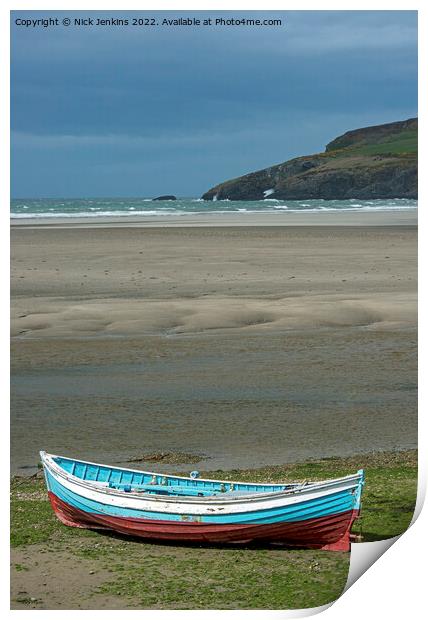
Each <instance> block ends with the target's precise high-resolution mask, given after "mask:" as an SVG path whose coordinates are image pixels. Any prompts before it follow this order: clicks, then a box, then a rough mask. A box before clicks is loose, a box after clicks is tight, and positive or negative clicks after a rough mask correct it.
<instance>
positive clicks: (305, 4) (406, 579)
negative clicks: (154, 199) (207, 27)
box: [0, 0, 428, 620]
mask: <svg viewBox="0 0 428 620" xmlns="http://www.w3.org/2000/svg"><path fill="white" fill-rule="evenodd" d="M70 5H71V3H61V2H58V0H57V1H56V2H53V1H52V0H45V2H43V3H36V2H31V1H28V0H27V1H16V2H7V1H6V2H4V3H3V4H2V7H1V9H0V10H1V17H2V20H1V28H2V31H1V34H2V37H1V45H2V52H3V53H2V58H3V59H4V62H3V68H5V69H6V71H3V75H4V78H3V80H4V82H3V85H2V86H3V88H2V93H3V96H2V104H3V114H2V115H1V130H2V131H1V135H2V136H8V135H9V75H8V72H9V69H8V64H9V63H8V62H7V60H6V59H8V58H9V10H66V9H67V10H81V9H84V10H117V9H118V3H117V2H116V3H115V2H111V1H109V0H105V1H104V2H100V1H99V0H93V1H92V2H90V3H88V2H87V1H86V2H82V1H80V0H75V2H73V7H72V9H71V6H70ZM261 5H262V3H261V2H257V1H254V0H248V1H246V2H243V1H242V0H235V1H234V2H231V1H230V0H229V1H227V2H226V1H225V0H217V1H216V2H212V1H209V0H202V1H201V0H200V1H199V2H195V1H192V2H189V1H187V2H186V1H182V2H178V1H172V0H169V1H167V0H157V1H156V2H154V0H153V1H152V2H145V1H139V2H136V1H135V0H128V2H126V3H125V4H124V5H123V6H121V7H120V8H121V9H122V10H148V9H156V10H162V9H164V10H167V9H173V10H177V11H178V10H201V9H205V10H210V9H211V10H232V9H233V10H235V9H236V10H257V9H258V10H260V9H264V10H284V11H287V10H419V31H420V34H419V63H420V67H419V76H420V78H419V79H420V93H419V110H420V111H421V113H422V116H420V117H419V119H420V120H419V132H420V133H419V135H420V148H419V153H420V159H421V164H420V168H419V169H420V170H421V172H422V174H421V175H420V177H421V178H420V193H419V204H420V220H419V221H420V229H421V231H422V233H421V234H424V232H425V230H426V226H425V225H426V219H427V216H426V213H425V212H424V210H425V211H426V208H428V206H426V204H425V203H426V198H427V183H426V175H424V174H423V171H424V169H425V165H424V164H426V162H427V141H426V122H425V115H426V112H425V110H428V100H427V99H428V97H427V88H426V76H428V53H427V47H428V45H427V35H428V28H427V25H428V23H427V13H428V10H427V8H426V2H425V3H424V2H422V1H414V0H412V1H410V0H408V1H407V2H403V1H397V0H394V1H389V2H386V1H385V0H377V1H375V2H374V1H367V0H360V1H359V2H355V0H354V1H349V2H346V6H345V3H344V2H343V1H342V2H340V1H338V0H336V1H332V0H329V1H326V2H324V3H321V2H319V1H314V0H312V1H305V0H300V2H296V1H295V2H290V1H287V0H284V1H283V2H279V1H278V0H275V1H271V2H269V3H267V5H262V6H261ZM41 6H42V7H43V9H41V8H40V7H41ZM423 78H425V79H423ZM424 112H425V114H424ZM2 145H3V146H2V148H3V150H4V156H3V158H2V160H1V161H2V171H3V182H2V184H1V190H0V191H1V192H2V197H3V200H2V212H1V217H2V226H1V235H2V237H1V251H2V256H1V258H2V260H1V265H2V266H3V269H2V272H1V276H2V284H3V287H4V288H3V290H8V287H9V275H8V269H6V268H5V267H6V265H8V260H9V233H8V230H9V215H8V205H9V184H8V183H9V167H8V166H9V140H8V138H7V139H6V140H4V141H2ZM421 238H422V240H423V241H425V238H424V237H421ZM420 245H421V248H420V254H419V264H420V265H421V273H424V267H425V264H426V252H425V247H424V245H425V244H424V243H421V244H420ZM426 294H427V292H426V285H425V282H422V283H421V286H420V297H419V299H420V304H421V307H423V308H425V307H426V304H425V303H424V302H425V301H426ZM1 311H2V316H1V319H2V320H1V324H2V326H3V332H2V344H3V347H2V351H3V356H2V362H3V364H2V368H3V378H4V381H3V385H2V387H3V394H4V396H5V400H6V402H8V395H9V393H8V380H7V368H8V353H7V352H8V350H9V340H8V338H9V336H8V333H7V332H6V329H7V326H8V324H9V312H8V307H7V306H6V305H5V303H4V304H2V306H1ZM420 327H421V338H420V342H421V344H422V345H424V344H425V343H426V342H427V339H426V328H425V322H423V323H422V324H421V326H420ZM425 368H426V352H425V350H424V347H423V346H421V347H420V379H422V373H423V370H424V369H425ZM425 402H426V389H425V386H424V382H423V381H422V380H421V381H420V409H421V411H422V405H423V404H424V403H425ZM422 413H423V415H421V416H420V419H419V435H420V438H419V454H420V461H419V463H420V466H419V492H420V495H419V498H418V504H419V506H421V504H422V499H421V497H424V496H425V489H426V471H427V456H426V455H427V454H428V450H427V421H426V417H427V416H426V414H425V412H424V411H422ZM7 425H8V422H6V416H5V414H3V418H2V426H3V429H2V430H3V431H4V432H3V433H2V434H1V435H2V442H3V446H2V447H3V451H2V453H3V454H4V455H5V454H8V452H9V446H8V433H7V432H6V431H7ZM7 467H8V466H6V471H8V469H7ZM5 487H6V485H5ZM5 494H6V491H5ZM6 501H8V498H7V500H6V498H5V502H4V505H6ZM427 512H428V511H427V509H426V508H425V509H424V510H423V511H422V513H421V514H420V516H419V518H418V519H417V520H416V522H415V523H414V525H413V526H412V527H411V528H410V529H409V530H408V531H407V532H406V533H405V534H404V535H403V536H402V537H401V538H400V539H399V540H398V541H397V542H396V543H395V544H394V545H393V546H392V547H391V548H390V549H389V551H388V552H387V553H386V554H385V555H384V556H383V557H381V558H380V559H379V560H378V561H377V562H376V563H375V564H374V565H373V566H372V567H371V568H370V569H369V570H368V571H367V572H366V573H365V574H364V575H363V576H362V577H361V578H360V579H359V580H358V581H357V582H356V584H355V585H353V586H352V587H351V588H350V589H349V590H348V591H347V592H346V593H345V594H344V595H343V596H342V597H340V598H339V600H338V601H337V602H336V603H334V604H333V605H332V606H331V607H329V608H328V609H327V610H326V611H324V615H323V617H324V618H326V619H329V620H335V619H337V620H343V617H344V615H345V614H346V617H347V620H353V619H355V620H357V619H358V620H360V619H361V618H362V617H370V618H372V617H373V618H376V616H377V615H379V616H380V615H382V616H385V617H388V618H392V619H395V618H397V620H398V619H400V620H402V618H403V617H407V618H411V619H413V618H419V617H421V616H422V614H423V611H426V602H425V598H426V583H425V581H426V578H425V574H426V568H425V566H426V560H425V552H426V546H427V545H426V535H427V531H428V527H427V521H428V518H427ZM1 518H2V525H4V526H6V522H5V521H6V519H7V517H6V515H5V511H4V510H3V512H2V517H1ZM5 529H6V527H3V528H2V531H3V532H4V531H5ZM2 542H3V545H4V546H3V549H4V555H3V558H4V559H5V558H6V557H8V554H9V550H8V545H7V540H5V537H4V536H3V537H2ZM363 546H364V545H363ZM363 546H361V547H360V550H362V548H363ZM2 570H4V573H2V577H3V578H2V580H1V581H2V586H3V589H4V591H3V596H2V597H1V601H2V607H3V608H4V611H5V612H6V613H10V614H13V616H14V617H15V618H20V617H21V615H22V617H27V614H28V612H27V611H26V612H24V613H22V612H20V611H14V612H9V602H8V601H9V593H8V583H9V566H8V564H7V565H6V562H4V563H3V565H2ZM313 611H314V610H313ZM320 611H321V609H320ZM33 613H35V614H37V615H38V617H44V616H45V615H47V614H50V615H52V614H55V616H57V615H58V614H61V617H70V618H75V615H76V612H75V611H62V612H58V611H55V612H45V611H34V612H33ZM142 613H144V617H145V618H161V619H163V618H171V617H173V618H176V617H179V616H182V617H183V618H185V617H186V618H187V617H188V616H189V615H192V616H195V617H201V616H204V617H205V616H213V614H215V615H216V617H217V616H218V615H220V616H221V617H222V618H229V617H233V618H237V617H239V616H241V617H244V614H245V616H251V617H254V618H266V617H269V618H274V617H278V618H291V617H293V618H296V617H302V616H303V615H309V614H308V611H307V610H306V611H303V612H300V613H299V612H295V611H284V612H277V611H267V610H263V611H260V612H257V611H254V612H253V611H250V612H249V611H231V612H226V611H225V612H217V611H204V612H201V611H191V612H189V611H183V612H182V611H175V612H168V611H166V612H163V611H144V612H141V611H128V612H124V611H120V612H117V611H103V612H101V611H100V612H94V611H82V612H80V614H83V615H85V616H86V617H88V618H89V617H90V618H92V617H93V616H97V617H99V618H101V617H103V618H104V617H105V616H108V617H111V618H113V617H114V618H118V617H122V616H123V614H127V615H129V614H133V615H134V616H136V615H137V614H138V615H139V616H141V614H142ZM196 615H197V616H196Z"/></svg>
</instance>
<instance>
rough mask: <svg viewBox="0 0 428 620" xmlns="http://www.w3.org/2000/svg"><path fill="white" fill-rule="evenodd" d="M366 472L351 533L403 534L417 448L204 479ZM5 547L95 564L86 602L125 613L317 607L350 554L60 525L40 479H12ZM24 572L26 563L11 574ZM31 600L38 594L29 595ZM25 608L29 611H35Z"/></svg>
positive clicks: (341, 579) (342, 579)
mask: <svg viewBox="0 0 428 620" xmlns="http://www.w3.org/2000/svg"><path fill="white" fill-rule="evenodd" d="M360 467H364V468H365V470H366V487H365V489H364V495H363V510H362V516H361V519H360V520H359V521H357V523H356V526H355V527H354V530H355V532H356V533H360V531H361V533H362V536H363V540H364V541H372V540H381V539H384V538H389V537H391V536H395V535H397V534H401V533H402V532H404V531H405V530H406V528H407V527H408V525H409V523H410V520H411V518H412V515H413V509H414V505H415V499H416V489H417V456H416V451H406V452H395V453H377V454H373V455H368V456H361V457H352V458H344V459H339V458H331V459H322V460H314V461H311V462H308V463H304V464H297V465H287V466H274V467H265V468H262V469H257V470H245V471H242V470H241V471H229V472H223V471H215V472H204V473H203V475H206V476H209V477H218V478H224V479H229V480H232V479H241V480H248V481H261V480H265V481H271V482H283V481H290V480H303V479H309V480H319V479H324V478H331V477H336V476H341V475H345V474H349V473H353V472H354V471H356V470H357V469H359V468H360ZM11 502H12V505H11V506H12V507H11V542H12V546H13V547H14V548H16V549H17V550H20V549H24V550H26V551H27V554H28V555H29V556H30V555H31V549H32V548H33V549H37V550H40V549H42V551H43V553H52V554H53V555H52V557H54V554H55V553H58V552H60V553H64V552H65V553H67V554H70V556H72V557H75V558H76V562H77V564H76V570H79V563H78V559H79V558H87V559H90V560H91V561H92V562H93V567H94V571H95V572H97V571H107V574H108V575H110V577H107V578H106V579H105V580H104V581H103V583H101V585H98V586H97V588H96V590H94V595H95V594H96V595H98V596H99V595H100V593H101V594H104V595H109V596H116V597H122V598H123V604H124V608H125V607H126V608H129V607H133V608H153V609H155V608H156V609H189V608H190V609H250V608H253V609H254V608H258V609H293V608H294V609H295V608H299V607H302V608H303V607H314V606H319V605H323V604H325V603H328V602H330V601H332V600H335V599H336V598H338V597H339V596H340V594H341V592H342V590H343V588H344V586H345V583H346V579H347V575H348V568H349V554H348V553H337V552H326V551H316V550H287V549H281V548H278V547H276V548H275V547H240V548H238V547H226V546H224V547H219V546H205V547H199V546H184V545H183V546H178V545H166V544H153V543H150V544H149V543H143V542H139V541H135V540H133V539H128V538H125V537H120V536H115V535H110V534H105V533H104V534H100V533H98V532H93V531H88V530H82V529H77V528H67V527H65V526H64V525H62V524H61V523H60V522H59V521H58V520H57V519H56V518H55V516H54V514H53V512H52V509H51V507H50V504H49V502H48V501H47V497H46V492H45V489H44V484H43V480H41V479H24V478H15V479H13V480H12V492H11ZM14 570H16V571H17V572H19V574H20V575H21V576H22V575H25V574H26V572H25V571H26V566H25V563H23V562H22V560H21V561H20V563H19V564H18V563H17V565H16V567H15V568H14ZM35 594H37V593H35ZM33 608H37V605H34V606H33Z"/></svg>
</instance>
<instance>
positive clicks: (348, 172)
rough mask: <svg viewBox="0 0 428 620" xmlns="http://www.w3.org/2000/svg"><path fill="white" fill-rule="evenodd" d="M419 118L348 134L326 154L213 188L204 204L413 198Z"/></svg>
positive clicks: (206, 195)
mask: <svg viewBox="0 0 428 620" xmlns="http://www.w3.org/2000/svg"><path fill="white" fill-rule="evenodd" d="M417 131H418V121H417V119H414V118H413V119H409V120H406V121H399V122H396V123H388V124H386V125H377V126H374V127H365V128H362V129H356V130H353V131H348V132H347V133H345V134H343V135H342V136H339V137H338V138H336V139H335V140H333V141H332V142H330V143H329V144H328V145H327V147H326V150H325V152H324V153H317V154H315V155H309V156H305V157H297V158H295V159H291V160H289V161H286V162H285V163H283V164H278V165H276V166H271V167H270V168H265V169H264V170H259V171H257V172H252V173H250V174H246V175H245V176H242V177H239V178H237V179H232V180H230V181H225V182H224V183H220V184H219V185H216V186H215V187H213V188H212V189H210V190H209V191H208V192H206V193H205V194H204V195H203V196H202V198H203V199H204V200H224V199H229V200H263V199H264V198H276V199H278V200H305V199H311V198H318V199H320V198H323V199H326V200H333V199H337V200H346V199H349V198H359V199H362V200H364V199H373V198H417Z"/></svg>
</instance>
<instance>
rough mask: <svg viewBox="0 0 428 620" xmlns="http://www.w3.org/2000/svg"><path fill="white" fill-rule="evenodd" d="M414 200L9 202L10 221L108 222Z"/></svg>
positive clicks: (396, 206) (386, 206)
mask: <svg viewBox="0 0 428 620" xmlns="http://www.w3.org/2000/svg"><path fill="white" fill-rule="evenodd" d="M416 208H417V200H410V199H405V198H394V199H381V200H357V199H353V200H276V199H273V198H266V199H265V200H255V201H245V200H239V201H236V200H217V201H206V200H202V199H201V198H179V199H177V200H165V201H157V200H153V199H152V198H73V199H71V198H25V199H24V198H22V199H21V198H20V199H13V200H11V218H12V219H20V218H49V217H53V218H73V217H75V218H84V217H87V218H97V217H102V218H108V217H115V218H117V217H136V216H138V217H140V216H141V217H144V216H147V217H148V216H151V217H153V216H171V215H173V216H180V215H183V216H185V215H198V214H216V213H218V214H224V213H266V214H267V213H284V214H286V213H290V212H298V213H301V212H308V213H314V212H320V211H395V210H408V209H416Z"/></svg>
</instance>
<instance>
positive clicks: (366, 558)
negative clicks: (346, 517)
mask: <svg viewBox="0 0 428 620" xmlns="http://www.w3.org/2000/svg"><path fill="white" fill-rule="evenodd" d="M420 471H421V469H420ZM425 496H426V482H425V480H424V479H422V477H421V476H419V480H418V492H417V497H416V503H415V510H414V512H413V517H412V520H411V522H410V524H409V527H408V528H407V529H409V528H410V527H412V525H413V524H414V523H415V521H416V520H417V518H418V517H419V515H420V513H421V511H422V508H423V505H424V500H425ZM406 532H407V530H405V531H404V532H402V534H399V535H398V536H393V537H392V538H387V539H386V540H377V541H374V542H361V543H351V558H350V563H349V573H348V580H347V582H346V586H345V589H344V590H343V593H345V592H346V590H348V589H349V588H350V587H351V586H352V585H353V584H354V583H355V582H356V581H357V580H358V579H359V578H360V577H361V575H363V574H364V573H365V572H366V570H368V569H369V568H370V566H372V565H373V564H374V563H375V562H376V561H377V560H378V559H379V558H380V557H381V556H382V555H383V554H384V553H385V552H386V551H388V549H389V548H390V547H392V545H393V544H394V543H395V542H397V540H398V539H399V538H401V536H403V535H405V534H406ZM343 593H342V594H343Z"/></svg>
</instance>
